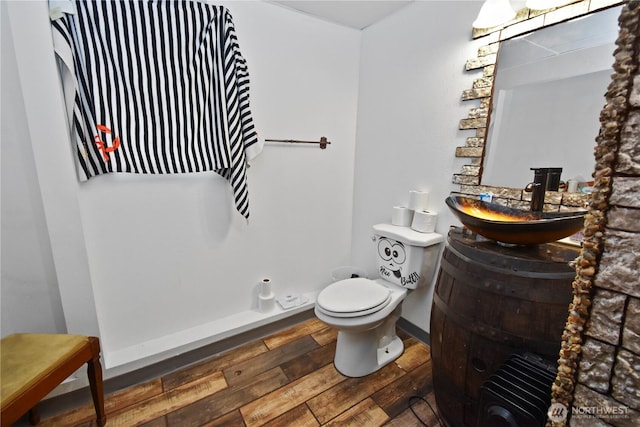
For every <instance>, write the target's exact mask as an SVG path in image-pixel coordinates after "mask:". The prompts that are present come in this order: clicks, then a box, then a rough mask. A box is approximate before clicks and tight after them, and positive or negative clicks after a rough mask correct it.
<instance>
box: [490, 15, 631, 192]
mask: <svg viewBox="0 0 640 427" xmlns="http://www.w3.org/2000/svg"><path fill="white" fill-rule="evenodd" d="M620 9H621V7H615V8H610V9H606V10H602V11H599V12H598V13H593V14H591V15H587V16H584V17H580V18H575V19H573V20H571V21H567V22H563V23H560V24H557V25H554V26H550V27H546V28H542V29H539V30H537V31H535V32H532V33H529V34H526V35H524V36H520V37H515V38H512V39H509V40H504V41H502V42H501V43H500V47H499V51H498V59H497V63H496V69H495V72H494V73H495V80H494V87H493V96H492V104H491V105H492V107H491V110H490V111H491V112H490V114H491V116H490V119H489V128H488V129H487V138H486V143H485V152H484V160H483V168H482V176H481V184H482V185H488V186H495V187H516V188H524V187H525V186H526V185H527V183H529V182H531V181H532V177H533V172H532V171H531V170H530V168H532V167H562V168H563V172H562V176H561V179H562V180H563V181H567V180H569V179H577V180H578V181H587V180H590V179H591V173H592V172H593V169H594V157H593V147H594V146H595V145H596V143H595V137H596V136H597V135H598V130H599V127H600V123H599V116H600V111H601V110H602V107H603V106H604V104H605V97H604V95H605V92H606V90H607V86H608V85H609V83H610V82H611V74H612V73H613V69H612V64H613V62H614V58H613V51H614V49H615V40H616V38H617V36H618V22H617V21H618V16H620Z"/></svg>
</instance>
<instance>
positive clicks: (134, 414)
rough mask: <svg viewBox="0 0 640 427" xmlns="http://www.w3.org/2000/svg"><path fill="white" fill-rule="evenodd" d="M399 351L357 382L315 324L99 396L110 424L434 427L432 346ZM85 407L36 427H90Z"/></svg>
mask: <svg viewBox="0 0 640 427" xmlns="http://www.w3.org/2000/svg"><path fill="white" fill-rule="evenodd" d="M400 334H401V335H400V336H401V338H402V339H403V342H404V345H405V351H404V353H403V354H402V356H400V357H399V358H398V359H397V360H396V361H395V362H392V363H390V364H389V365H387V366H385V367H384V368H382V369H381V370H380V371H378V372H376V373H374V374H372V375H369V376H367V377H363V378H347V377H345V376H343V375H341V374H340V373H339V372H338V371H336V369H335V367H334V365H333V355H334V352H335V346H336V337H337V332H336V331H335V330H334V329H331V328H328V327H326V325H324V324H323V323H322V322H320V321H319V320H317V319H311V320H308V321H306V322H303V323H301V324H299V325H296V326H294V327H292V328H289V329H286V330H284V331H282V332H278V333H276V334H274V335H271V336H269V337H267V338H263V339H260V340H256V341H253V342H250V343H248V344H245V345H243V346H241V347H238V348H236V349H233V350H230V351H228V352H225V353H221V354H218V355H216V356H214V357H211V358H209V359H206V360H203V361H200V362H197V363H195V364H192V365H190V366H186V367H183V368H181V369H180V370H178V371H175V372H171V373H169V374H167V375H164V376H162V377H159V378H156V379H154V380H151V381H148V382H145V383H142V384H137V385H134V386H132V387H129V388H126V389H123V390H119V391H117V392H114V393H112V394H109V395H107V396H105V406H106V411H107V426H126V427H131V426H147V427H166V426H169V427H173V426H207V427H214V426H225V427H229V426H239V427H240V426H242V427H245V426H246V427H257V426H267V427H279V426H367V427H372V426H383V425H384V426H397V427H400V426H401V427H413V426H422V425H424V424H422V423H421V422H420V420H418V419H417V418H416V415H417V416H419V417H420V418H421V419H422V421H423V422H424V423H426V424H427V425H428V426H436V425H438V424H437V421H436V418H435V415H434V414H433V413H432V412H431V410H430V409H429V407H428V406H427V405H426V404H425V403H424V402H423V401H420V400H417V401H416V400H414V402H415V403H414V404H413V410H414V411H415V414H414V413H413V412H412V411H411V410H410V409H409V408H408V405H409V400H410V397H411V396H420V397H423V398H424V399H426V400H427V401H428V402H430V404H431V406H432V407H433V408H435V401H434V396H433V386H432V381H431V356H430V353H429V347H428V346H426V345H424V344H423V343H422V342H420V341H418V340H417V339H415V338H413V337H411V336H409V335H407V334H404V333H402V332H401V331H400ZM94 418H95V413H94V411H93V407H92V405H91V404H87V405H84V406H82V407H78V408H75V409H73V410H70V411H68V412H64V413H61V414H57V415H54V416H51V417H49V418H43V419H42V421H41V423H40V425H41V426H43V427H45V426H56V427H60V426H69V427H72V426H81V427H93V426H95V425H96V423H95V419H94Z"/></svg>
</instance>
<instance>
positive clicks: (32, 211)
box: [0, 2, 66, 336]
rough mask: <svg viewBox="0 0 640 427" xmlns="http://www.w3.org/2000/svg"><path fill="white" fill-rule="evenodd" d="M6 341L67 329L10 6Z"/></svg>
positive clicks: (5, 95) (5, 31) (0, 14)
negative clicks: (17, 335) (20, 332)
mask: <svg viewBox="0 0 640 427" xmlns="http://www.w3.org/2000/svg"><path fill="white" fill-rule="evenodd" d="M0 19H2V23H1V25H0V30H1V31H2V34H1V36H0V39H1V42H2V60H1V61H0V64H1V66H2V70H1V71H0V77H1V81H2V83H1V85H2V86H1V87H0V97H1V98H2V105H1V106H0V111H2V119H1V120H0V122H1V123H2V126H1V127H0V129H1V135H0V142H1V144H2V166H1V167H0V171H1V173H2V178H1V181H2V190H1V194H2V204H1V207H2V213H1V220H2V249H1V253H2V260H1V262H0V264H1V265H2V281H1V287H2V291H1V292H0V299H1V301H2V307H1V309H0V313H1V321H0V325H1V328H2V336H5V335H8V334H9V333H12V332H16V331H17V330H19V329H21V330H28V331H36V330H37V331H40V332H43V333H54V332H59V331H64V330H65V329H66V326H65V322H64V315H63V313H62V304H61V302H60V293H59V291H58V283H57V279H56V272H55V268H54V265H53V256H52V254H51V243H50V241H49V235H48V233H47V226H46V223H45V219H44V211H43V209H44V208H43V204H42V199H41V197H40V186H39V184H38V179H37V176H36V167H35V163H34V159H33V150H32V148H31V144H29V143H28V141H29V130H28V123H27V120H26V114H25V106H24V102H23V100H22V92H21V89H20V84H19V82H20V78H19V75H18V69H17V64H16V59H15V52H14V49H13V37H12V34H11V25H10V22H9V16H8V14H7V4H6V2H1V3H0Z"/></svg>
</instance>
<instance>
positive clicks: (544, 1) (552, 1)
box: [526, 0, 576, 10]
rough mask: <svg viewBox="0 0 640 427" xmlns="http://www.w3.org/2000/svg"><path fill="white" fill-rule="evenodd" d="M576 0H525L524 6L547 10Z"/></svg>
mask: <svg viewBox="0 0 640 427" xmlns="http://www.w3.org/2000/svg"><path fill="white" fill-rule="evenodd" d="M575 1H576V0H527V4H526V6H527V7H528V8H529V9H532V10H547V9H554V8H556V7H560V6H564V5H565V4H569V3H573V2H575Z"/></svg>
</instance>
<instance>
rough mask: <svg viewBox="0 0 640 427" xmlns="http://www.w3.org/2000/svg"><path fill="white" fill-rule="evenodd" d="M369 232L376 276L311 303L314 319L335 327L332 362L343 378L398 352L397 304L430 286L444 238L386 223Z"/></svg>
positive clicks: (340, 285)
mask: <svg viewBox="0 0 640 427" xmlns="http://www.w3.org/2000/svg"><path fill="white" fill-rule="evenodd" d="M373 230H374V233H375V242H376V247H377V261H378V262H377V264H378V273H379V275H380V277H379V278H377V279H375V280H371V279H364V278H359V277H358V278H352V279H345V280H340V281H338V282H335V283H332V284H331V285H329V286H327V287H326V288H325V289H323V290H322V291H321V292H320V294H319V295H318V299H317V301H316V307H315V313H316V316H317V317H318V319H320V320H322V321H323V322H324V323H326V324H327V325H329V326H332V327H334V328H336V329H338V342H337V346H336V355H335V358H334V363H335V366H336V369H338V371H340V372H341V373H342V374H343V375H346V376H348V377H363V376H365V375H368V374H371V373H373V372H375V371H377V370H378V369H380V368H382V367H383V366H385V365H386V364H387V363H389V362H391V361H393V360H395V359H396V358H397V357H398V356H400V355H401V354H402V352H403V350H404V345H403V344H402V340H401V339H400V338H399V337H398V336H397V335H396V322H397V321H398V319H399V318H400V313H401V311H402V301H403V300H404V298H405V296H406V295H407V292H408V291H409V290H412V289H416V288H417V287H418V286H423V285H425V284H429V283H430V282H431V279H432V278H433V274H434V273H435V264H436V261H437V257H438V250H439V245H438V243H440V242H442V241H443V240H444V239H443V237H442V236H441V235H440V234H437V233H420V232H417V231H415V230H412V229H411V228H409V227H401V226H397V225H390V224H378V225H374V226H373ZM425 272H426V273H425ZM425 312H426V309H425Z"/></svg>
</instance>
